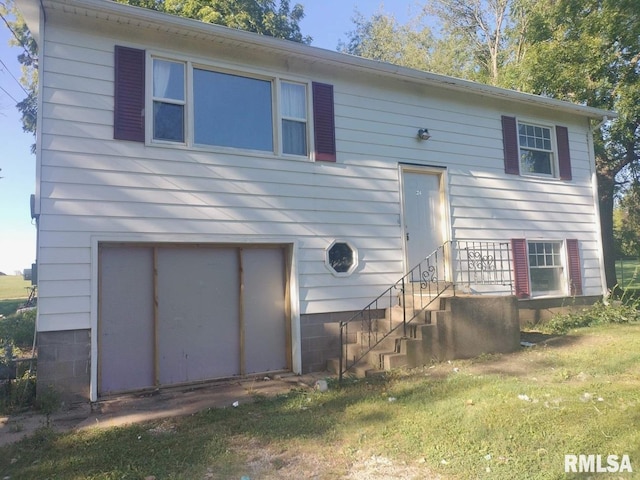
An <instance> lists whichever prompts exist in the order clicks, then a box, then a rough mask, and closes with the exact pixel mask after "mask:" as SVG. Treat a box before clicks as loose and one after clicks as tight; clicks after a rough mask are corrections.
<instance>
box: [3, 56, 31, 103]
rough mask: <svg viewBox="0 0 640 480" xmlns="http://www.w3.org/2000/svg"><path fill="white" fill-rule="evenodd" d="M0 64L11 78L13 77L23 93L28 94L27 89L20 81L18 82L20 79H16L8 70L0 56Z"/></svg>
mask: <svg viewBox="0 0 640 480" xmlns="http://www.w3.org/2000/svg"><path fill="white" fill-rule="evenodd" d="M0 64H2V66H3V67H4V70H5V71H6V72H7V73H8V74H9V75H11V78H13V79H14V80H15V82H16V83H17V84H18V85H19V86H20V88H21V89H22V91H23V92H24V93H25V95H29V92H27V90H26V89H25V88H24V87H23V86H22V83H20V80H18V79H17V78H16V77H15V76H14V75H13V73H11V70H9V67H7V64H6V63H4V62H3V61H2V59H1V58H0Z"/></svg>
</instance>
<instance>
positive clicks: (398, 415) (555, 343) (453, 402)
mask: <svg viewBox="0 0 640 480" xmlns="http://www.w3.org/2000/svg"><path fill="white" fill-rule="evenodd" d="M565 454H576V455H578V454H585V455H598V454H599V455H603V457H604V458H605V459H606V456H607V455H610V454H615V455H618V456H620V457H622V456H623V455H628V456H629V460H630V462H631V467H632V469H633V473H628V472H624V473H620V474H616V476H615V477H614V478H635V477H636V476H638V474H637V473H636V472H640V325H638V324H631V325H604V326H598V327H592V328H588V329H581V330H577V331H576V330H574V331H571V332H570V334H569V335H567V336H563V337H558V338H556V339H554V340H552V341H550V342H548V343H547V344H546V345H545V344H540V345H537V346H535V347H533V348H526V349H523V350H522V351H520V352H518V353H515V354H510V355H495V356H484V357H481V358H478V359H474V360H468V361H454V362H451V363H442V364H434V365H431V366H427V367H424V368H420V369H416V370H413V371H411V372H394V373H393V374H391V375H388V376H387V377H384V378H379V379H372V380H368V381H365V380H359V381H347V382H346V383H345V385H343V386H342V387H338V385H336V384H335V383H333V382H330V389H329V391H327V392H324V393H320V392H318V391H312V390H306V389H297V390H292V391H290V392H289V393H288V394H287V395H281V396H277V397H273V398H266V397H261V398H256V401H255V403H253V404H248V405H241V406H240V407H238V408H225V409H213V410H209V411H206V412H202V413H200V414H197V415H194V416H191V417H186V418H173V419H171V420H164V421H161V422H155V423H148V424H141V425H135V426H130V427H125V428H113V429H109V430H98V429H95V430H94V429H91V430H84V431H78V432H71V433H66V434H54V433H52V432H51V431H50V430H46V429H43V430H40V431H39V432H38V433H37V434H36V435H34V436H32V437H31V438H29V439H26V440H24V441H22V442H20V443H18V444H15V445H10V446H6V447H3V448H2V449H0V478H10V479H11V480H20V479H36V478H37V479H45V478H46V479H152V478H155V479H156V480H160V479H217V478H220V479H234V478H235V479H240V478H249V479H254V480H255V479H270V478H273V479H276V478H318V479H338V478H350V479H367V478H373V479H375V478H379V479H382V478H403V479H405V478H419V479H425V478H426V479H429V478H442V479H453V478H459V479H469V478H492V479H513V478H540V479H547V478H548V479H552V478H567V476H566V474H565V470H564V468H565V466H564V465H565V463H564V462H565ZM603 464H604V465H605V466H606V463H605V460H603ZM574 475H576V474H574ZM598 475H600V476H602V474H596V478H599V477H598ZM569 478H571V477H569ZM576 478H582V477H576ZM603 478H608V477H607V476H606V475H604V477H603Z"/></svg>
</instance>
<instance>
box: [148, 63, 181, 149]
mask: <svg viewBox="0 0 640 480" xmlns="http://www.w3.org/2000/svg"><path fill="white" fill-rule="evenodd" d="M184 75H185V65H184V63H180V62H172V61H168V60H161V59H157V58H156V59H154V61H153V138H154V139H156V140H166V141H169V142H180V143H183V142H184V116H185V112H184V111H185V77H184Z"/></svg>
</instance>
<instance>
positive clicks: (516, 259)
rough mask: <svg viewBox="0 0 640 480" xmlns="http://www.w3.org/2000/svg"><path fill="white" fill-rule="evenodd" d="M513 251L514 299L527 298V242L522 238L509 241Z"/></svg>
mask: <svg viewBox="0 0 640 480" xmlns="http://www.w3.org/2000/svg"><path fill="white" fill-rule="evenodd" d="M511 250H512V251H513V273H514V276H515V287H516V297H518V298H529V296H530V295H531V290H530V288H529V259H528V257H527V241H526V240H525V239H524V238H514V239H512V240H511Z"/></svg>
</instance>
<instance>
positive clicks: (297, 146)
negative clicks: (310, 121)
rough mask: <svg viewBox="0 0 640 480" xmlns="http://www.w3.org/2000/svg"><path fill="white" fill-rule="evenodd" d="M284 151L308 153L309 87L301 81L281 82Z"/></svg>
mask: <svg viewBox="0 0 640 480" xmlns="http://www.w3.org/2000/svg"><path fill="white" fill-rule="evenodd" d="M280 114H281V116H282V153H286V154H290V155H307V151H308V150H307V87H306V85H303V84H301V83H291V82H281V83H280Z"/></svg>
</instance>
